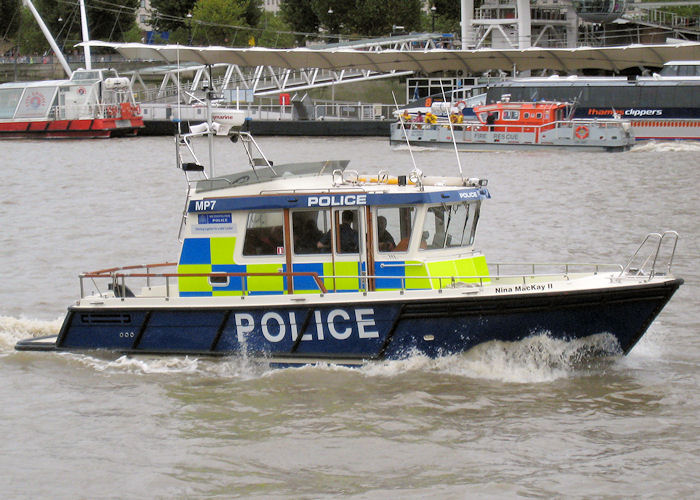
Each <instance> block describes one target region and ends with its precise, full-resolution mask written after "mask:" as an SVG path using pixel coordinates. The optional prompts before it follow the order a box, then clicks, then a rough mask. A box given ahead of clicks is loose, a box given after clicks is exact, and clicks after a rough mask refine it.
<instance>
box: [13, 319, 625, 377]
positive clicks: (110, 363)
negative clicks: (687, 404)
mask: <svg viewBox="0 0 700 500" xmlns="http://www.w3.org/2000/svg"><path fill="white" fill-rule="evenodd" d="M61 322H62V319H61V318H59V319H56V320H54V321H40V320H32V319H26V318H12V317H8V316H0V354H2V353H3V352H4V353H5V354H9V353H10V352H14V345H15V343H16V342H17V341H18V340H20V339H23V338H27V337H38V336H43V335H52V334H56V333H58V331H59V329H60V327H61ZM619 352H620V350H619V346H618V344H617V341H616V340H615V338H614V337H613V336H612V335H609V334H599V335H592V336H590V337H586V338H585V339H580V340H572V341H564V340H558V339H554V338H552V337H550V336H549V335H547V334H546V333H541V334H538V335H534V336H531V337H528V338H526V339H524V340H521V341H519V342H501V341H492V342H486V343H483V344H480V345H478V346H476V347H474V348H473V349H471V350H469V351H468V352H466V353H462V354H456V355H450V356H443V357H439V358H429V357H428V356H426V355H424V354H422V353H420V352H412V353H409V355H408V356H406V357H405V358H404V359H400V360H391V361H381V362H370V363H367V364H366V365H364V366H362V367H360V368H349V367H345V366H340V365H335V364H329V363H318V364H314V365H309V366H306V367H302V368H290V369H292V370H312V371H319V370H321V371H333V372H344V371H353V372H355V371H359V373H361V374H363V375H364V376H367V377H395V376H401V375H405V374H407V373H417V372H432V373H438V374H445V375H451V376H458V377H468V378H476V379H485V380H496V381H502V382H507V383H537V382H549V381H553V380H557V379H561V378H568V377H571V376H575V375H576V374H577V373H579V372H580V371H581V370H582V369H583V370H586V369H589V368H590V367H591V366H592V364H593V365H594V364H595V360H600V359H603V360H604V359H606V358H609V357H610V356H616V355H618V354H619ZM45 355H47V356H54V355H55V354H48V353H46V354H45ZM60 356H62V357H65V358H67V359H69V360H70V361H71V362H77V363H79V364H81V365H83V366H86V367H89V368H91V369H93V370H95V371H98V372H107V373H126V374H133V375H170V374H184V375H196V376H205V377H216V378H235V379H255V378H260V377H265V376H270V375H274V374H276V373H279V371H280V370H279V369H276V368H271V367H270V365H269V363H268V362H267V361H266V360H265V359H257V358H250V357H248V356H244V355H240V356H229V357H225V358H209V357H196V356H194V357H193V356H141V355H139V356H126V355H116V354H110V353H103V354H102V353H100V354H95V353H89V354H77V353H63V354H60Z"/></svg>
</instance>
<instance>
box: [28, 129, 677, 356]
mask: <svg viewBox="0 0 700 500" xmlns="http://www.w3.org/2000/svg"><path fill="white" fill-rule="evenodd" d="M243 121H244V120H243V117H242V116H241V117H240V120H239V121H238V122H236V123H235V124H233V125H232V124H231V123H229V124H228V126H231V125H232V127H231V129H232V131H233V135H232V137H231V138H232V140H234V141H237V142H238V143H240V144H242V145H243V146H244V148H245V151H246V153H247V158H248V160H249V166H248V167H247V168H246V170H245V171H239V172H237V173H232V174H229V175H222V176H212V175H207V173H206V172H205V169H204V167H203V166H202V164H201V163H200V162H199V161H198V160H197V158H196V156H195V153H194V150H193V148H192V139H193V138H194V137H197V136H200V135H207V134H208V135H209V136H210V137H211V134H212V133H213V129H214V128H218V124H217V123H216V122H214V123H210V124H209V125H207V124H204V125H203V126H201V127H198V126H195V127H192V129H191V132H190V133H189V134H186V135H178V137H177V139H176V144H177V148H178V155H177V158H178V162H179V167H180V168H181V169H182V170H183V171H184V173H185V175H186V177H187V183H188V190H187V198H186V204H185V209H184V212H183V216H182V222H181V226H180V234H179V240H180V241H181V249H180V254H179V258H178V259H177V261H176V262H166V263H159V264H152V265H144V266H126V267H113V268H109V269H102V270H98V271H93V272H87V273H83V274H81V275H80V276H79V281H80V299H79V300H77V301H76V302H75V303H74V304H73V305H71V306H70V307H69V308H68V313H67V315H66V317H65V320H64V322H63V325H62V326H61V329H60V331H59V333H58V334H57V335H54V336H51V337H42V338H31V339H25V340H21V341H20V342H18V343H17V345H16V349H18V350H25V351H30V350H34V351H78V352H80V351H94V350H105V351H113V352H116V353H126V354H162V355H197V356H200V355H214V356H230V355H242V356H248V357H256V358H264V359H266V360H268V361H269V362H270V363H271V364H275V363H279V364H282V365H285V366H288V365H297V364H308V363H318V362H330V363H340V364H344V365H357V364H362V363H366V362H371V361H375V360H387V359H401V358H405V357H408V356H411V355H412V354H414V353H421V354H423V355H426V356H429V357H438V356H445V355H451V354H456V353H461V352H464V351H467V350H469V349H470V348H472V347H474V346H476V345H477V344H480V343H482V342H487V341H492V340H499V341H519V340H521V339H524V338H526V337H528V336H532V335H538V334H545V335H548V336H551V337H553V338H557V339H565V340H573V339H580V338H584V337H588V336H592V335H596V334H608V335H612V336H613V337H614V338H615V339H616V341H617V344H618V346H619V351H620V352H621V353H627V352H629V351H630V349H632V347H633V346H634V345H635V343H636V342H637V341H638V340H639V338H640V337H641V336H642V335H643V334H644V332H645V331H646V330H647V328H648V327H649V325H650V324H651V322H652V321H653V320H654V318H655V317H656V316H657V315H658V314H659V312H660V311H661V309H662V308H663V307H664V305H665V304H666V303H667V302H668V300H669V299H670V298H671V296H672V295H673V293H674V292H675V291H676V290H677V289H678V287H679V286H680V285H681V284H682V283H683V280H682V279H679V278H675V277H674V276H673V275H672V274H671V265H672V261H673V255H674V253H675V249H676V243H677V240H678V235H677V234H676V233H675V232H664V233H660V234H659V233H654V234H650V235H648V236H647V237H646V238H644V239H643V241H642V244H641V245H640V246H639V248H638V250H637V252H636V253H635V254H634V255H633V256H632V257H631V258H630V259H629V261H628V262H627V264H626V265H621V266H602V265H577V264H553V265H545V264H528V265H527V266H525V268H524V269H523V265H520V264H517V265H508V264H499V263H490V262H487V260H486V258H485V256H484V255H483V254H482V253H481V252H480V251H479V250H477V249H476V247H475V246H474V242H475V235H476V228H477V223H478V221H479V212H480V208H481V204H482V203H483V202H484V201H486V200H488V199H489V198H490V194H489V191H488V188H487V181H486V180H485V179H478V178H465V177H464V176H456V177H429V176H425V175H423V174H422V173H421V172H420V171H419V170H417V169H415V168H413V170H412V171H411V172H410V173H408V174H407V175H405V176H390V175H388V173H387V172H384V171H380V172H376V173H375V174H361V173H359V172H357V171H355V170H351V169H349V168H348V163H349V162H348V161H339V160H331V161H323V162H315V163H314V162H310V163H293V164H278V163H273V162H272V161H269V160H268V159H267V157H266V156H265V155H264V153H263V152H262V151H261V150H260V148H259V147H258V145H257V143H256V142H255V140H254V138H253V137H252V136H251V135H250V134H248V133H247V132H245V131H244V130H243V127H241V125H243ZM226 128H227V127H226ZM219 132H221V131H220V130H219ZM460 171H461V167H460ZM88 286H89V287H90V288H93V286H94V287H96V290H95V291H92V292H88Z"/></svg>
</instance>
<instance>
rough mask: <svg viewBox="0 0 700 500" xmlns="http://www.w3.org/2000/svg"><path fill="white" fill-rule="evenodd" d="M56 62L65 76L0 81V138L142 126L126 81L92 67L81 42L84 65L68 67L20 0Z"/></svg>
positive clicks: (120, 131) (124, 131) (105, 132)
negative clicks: (49, 46)
mask: <svg viewBox="0 0 700 500" xmlns="http://www.w3.org/2000/svg"><path fill="white" fill-rule="evenodd" d="M79 3H80V12H81V24H82V32H83V40H84V41H87V39H88V30H87V19H86V16H85V4H84V2H83V0H80V2H79ZM25 4H26V6H27V7H28V8H29V9H30V11H31V12H32V15H33V16H34V18H35V19H36V21H37V23H38V24H39V27H40V28H41V30H42V32H43V33H44V36H45V37H46V40H47V41H48V42H49V45H51V48H52V49H53V51H54V53H55V54H56V57H57V58H58V59H59V61H60V62H61V65H62V66H63V69H64V71H65V72H66V75H67V76H68V79H67V80H49V81H34V82H12V83H4V84H1V85H0V138H11V139H16V138H95V137H117V136H125V135H136V133H137V131H138V129H140V128H143V117H142V115H141V108H140V106H138V105H137V104H136V102H135V101H134V94H133V91H132V89H131V82H130V81H129V79H128V78H123V77H120V76H119V75H118V74H117V72H116V71H115V70H113V69H93V68H92V63H91V58H90V48H89V46H85V69H78V70H76V71H72V70H71V68H70V66H69V65H68V62H67V61H66V59H65V57H64V56H63V53H62V52H61V50H60V49H59V48H58V46H57V44H56V41H55V40H54V39H53V36H52V35H51V33H50V32H49V30H48V28H47V27H46V25H45V24H44V21H43V20H42V19H41V16H40V15H39V13H38V12H37V10H36V9H35V8H34V5H33V4H32V2H31V0H25Z"/></svg>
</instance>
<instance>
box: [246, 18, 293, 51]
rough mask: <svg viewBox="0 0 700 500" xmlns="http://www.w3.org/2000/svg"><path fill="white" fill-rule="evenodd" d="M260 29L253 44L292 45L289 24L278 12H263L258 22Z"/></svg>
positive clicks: (282, 46) (269, 45) (266, 45)
mask: <svg viewBox="0 0 700 500" xmlns="http://www.w3.org/2000/svg"><path fill="white" fill-rule="evenodd" d="M258 28H260V31H258V32H257V36H256V37H255V44H256V45H258V46H260V47H275V48H289V47H293V46H294V36H293V35H292V34H291V33H289V32H290V31H291V28H290V26H289V25H288V24H287V23H286V22H284V19H283V18H282V16H281V15H279V14H277V15H276V14H273V13H272V12H263V15H262V17H261V18H260V22H259V23H258Z"/></svg>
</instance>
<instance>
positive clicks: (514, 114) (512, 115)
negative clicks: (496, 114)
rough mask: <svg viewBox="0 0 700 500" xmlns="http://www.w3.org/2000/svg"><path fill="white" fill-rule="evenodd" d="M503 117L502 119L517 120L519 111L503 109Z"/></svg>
mask: <svg viewBox="0 0 700 500" xmlns="http://www.w3.org/2000/svg"><path fill="white" fill-rule="evenodd" d="M503 119H504V120H519V119H520V111H513V110H505V111H503Z"/></svg>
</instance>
